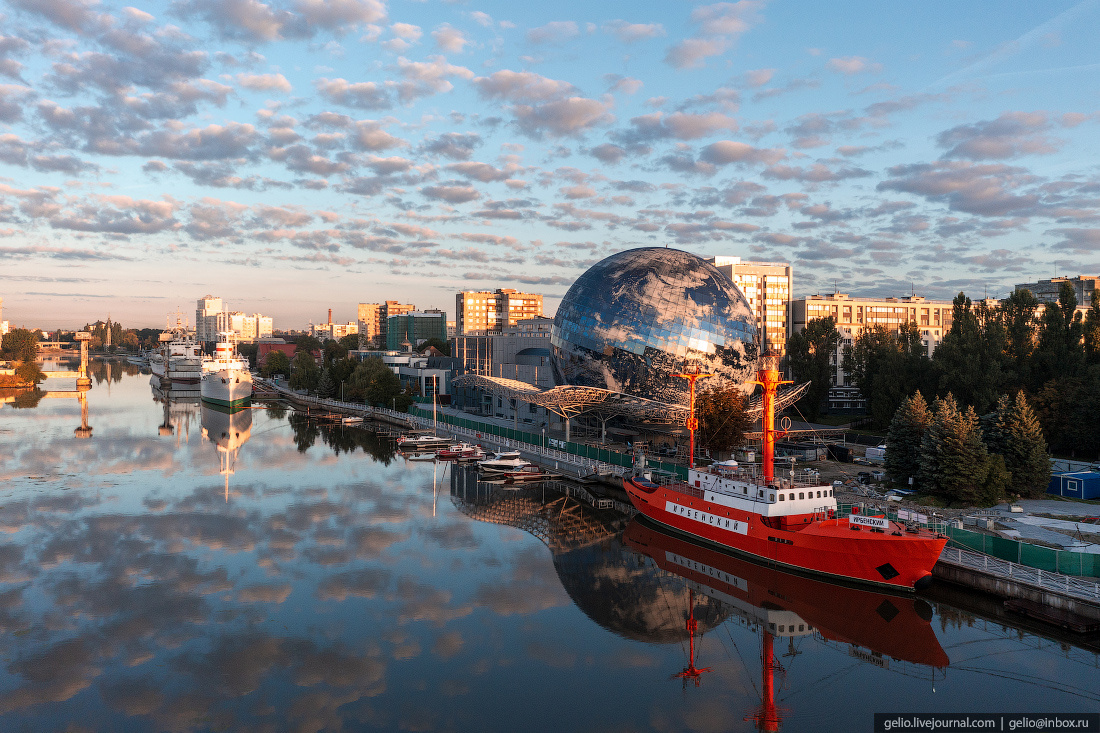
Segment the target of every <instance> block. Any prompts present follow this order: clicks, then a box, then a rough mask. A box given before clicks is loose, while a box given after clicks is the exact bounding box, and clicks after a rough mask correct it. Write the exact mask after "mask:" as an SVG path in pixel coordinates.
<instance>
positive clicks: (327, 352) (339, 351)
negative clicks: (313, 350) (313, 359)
mask: <svg viewBox="0 0 1100 733" xmlns="http://www.w3.org/2000/svg"><path fill="white" fill-rule="evenodd" d="M347 355H348V350H347V347H346V346H344V345H343V344H341V343H340V342H339V341H331V340H330V341H326V342H325V348H324V354H323V356H324V362H325V365H326V366H328V365H329V364H332V362H334V361H338V360H340V359H344V358H346V357H347Z"/></svg>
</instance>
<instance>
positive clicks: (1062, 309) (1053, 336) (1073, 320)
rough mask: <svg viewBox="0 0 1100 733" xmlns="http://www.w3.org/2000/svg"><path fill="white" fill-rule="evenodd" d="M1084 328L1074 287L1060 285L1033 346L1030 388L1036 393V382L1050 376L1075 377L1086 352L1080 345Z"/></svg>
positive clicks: (1039, 386) (1065, 284)
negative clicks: (1056, 296) (1031, 384)
mask: <svg viewBox="0 0 1100 733" xmlns="http://www.w3.org/2000/svg"><path fill="white" fill-rule="evenodd" d="M1083 335H1084V326H1083V324H1082V322H1081V314H1080V313H1078V312H1077V294H1076V293H1075V292H1074V290H1073V286H1072V285H1070V284H1069V283H1068V282H1063V283H1062V286H1061V288H1060V289H1059V291H1058V302H1057V303H1047V304H1046V306H1045V307H1044V308H1043V314H1042V316H1041V317H1040V319H1039V343H1038V345H1037V346H1036V347H1035V354H1034V358H1033V363H1032V369H1031V373H1032V379H1033V388H1034V389H1035V390H1038V389H1039V388H1041V383H1040V382H1039V381H1038V380H1045V379H1048V378H1049V377H1050V376H1051V375H1059V376H1070V377H1072V376H1078V375H1079V373H1080V371H1081V369H1082V367H1083V366H1084V362H1085V350H1084V346H1083V345H1082V343H1081V340H1082V336H1083Z"/></svg>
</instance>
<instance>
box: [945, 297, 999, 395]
mask: <svg viewBox="0 0 1100 733" xmlns="http://www.w3.org/2000/svg"><path fill="white" fill-rule="evenodd" d="M1005 350H1006V339H1005V329H1004V325H1003V323H1002V320H1001V316H1000V314H999V313H998V312H997V311H996V310H994V309H990V308H989V307H988V306H986V304H985V303H978V305H977V306H972V304H971V302H970V298H967V297H966V295H965V294H964V293H959V294H958V295H957V296H955V299H954V308H953V313H952V320H951V329H950V330H949V331H948V332H947V333H946V334H944V337H943V341H942V343H940V345H939V346H938V347H937V348H936V352H935V354H933V356H932V362H933V364H934V366H935V368H936V373H937V375H938V377H939V389H938V390H937V392H938V393H939V394H946V393H950V394H952V395H954V396H955V397H956V398H957V399H958V402H959V404H960V405H963V406H966V405H972V406H974V407H975V408H976V409H977V410H978V411H980V412H983V413H984V412H988V411H989V410H990V409H992V407H993V405H994V403H996V401H997V397H998V395H999V394H1000V393H1001V390H1002V389H1003V388H1004V386H1005V383H1006V381H1007V380H1008V375H1007V373H1006V369H1007V368H1008V357H1007V355H1006V353H1005Z"/></svg>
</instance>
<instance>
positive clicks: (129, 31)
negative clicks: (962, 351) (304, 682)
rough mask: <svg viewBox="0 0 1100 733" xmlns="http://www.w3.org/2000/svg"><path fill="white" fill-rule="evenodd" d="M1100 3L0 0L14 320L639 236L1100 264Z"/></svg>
mask: <svg viewBox="0 0 1100 733" xmlns="http://www.w3.org/2000/svg"><path fill="white" fill-rule="evenodd" d="M1098 30H1100V1H1098V0H1088V1H1086V2H1079V3H1075V2H1057V1H1054V0H1052V1H1050V2H1044V3H1035V2H1001V1H998V2H967V3H957V2H922V3H883V2H845V3H839V4H838V3H820V2H808V1H800V2H795V1H793V0H772V1H770V2H768V1H766V0H740V1H739V2H734V3H709V4H708V3H702V4H691V3H689V2H678V1H676V0H672V1H670V2H660V3H658V2H636V1H634V2H617V1H614V0H610V1H607V0H605V1H604V2H600V3H583V4H582V3H578V2H557V3H493V2H480V0H470V1H469V2H439V1H438V0H428V1H427V2H410V1H408V0H392V1H390V2H383V1H382V0H335V1H334V2H324V1H322V0H275V1H273V2H263V1H261V0H177V1H176V2H167V3H143V4H141V5H140V6H127V5H123V4H116V3H110V2H97V1H96V0H6V1H5V2H0V297H2V298H3V299H4V311H3V318H5V319H7V320H9V321H11V322H12V325H26V326H38V327H43V328H50V329H52V328H57V327H74V326H80V325H83V324H84V323H85V322H87V321H91V320H95V319H96V318H105V317H106V316H107V315H108V313H109V314H110V315H111V317H112V318H113V319H114V320H117V321H120V322H122V324H123V325H124V326H127V327H154V326H161V325H163V324H164V323H165V320H166V317H167V316H168V314H169V313H171V314H174V313H175V312H176V310H177V308H178V309H179V310H180V311H182V313H183V315H184V317H185V318H186V319H188V320H189V321H191V322H193V320H194V312H195V301H196V300H197V299H198V298H201V297H202V296H204V295H206V294H212V295H215V296H220V297H221V298H223V300H224V301H225V302H226V304H227V305H228V307H229V308H231V309H232V310H242V311H245V312H249V313H252V312H260V313H263V314H265V315H270V316H272V317H274V319H275V327H276V328H288V329H289V328H303V327H305V326H306V325H307V324H308V323H309V322H310V321H313V322H322V321H324V320H325V319H326V318H327V311H328V309H329V308H332V311H333V320H334V321H337V322H346V321H348V320H354V319H355V316H356V309H355V306H356V303H359V302H381V301H384V300H387V299H389V300H394V299H396V300H400V301H402V302H411V303H414V304H416V305H417V306H418V307H421V308H430V307H439V308H444V309H445V310H447V311H448V313H449V314H450V316H451V318H453V317H454V304H455V299H454V296H455V293H456V292H458V291H459V290H472V289H496V288H500V287H512V288H517V289H520V290H525V291H528V292H536V293H542V294H544V296H545V301H544V302H545V309H546V311H547V313H548V314H552V313H553V311H554V310H555V309H556V307H557V303H558V302H559V301H560V299H561V296H563V295H564V294H565V291H566V290H567V289H568V288H569V286H570V284H572V282H573V281H574V280H575V279H576V278H577V277H578V276H579V275H580V274H581V273H582V272H584V270H585V269H587V267H589V266H590V265H591V264H593V263H595V262H597V261H599V260H601V259H603V258H604V257H606V256H608V255H610V254H613V253H615V252H618V251H622V250H624V249H631V248H634V247H641V246H669V247H676V248H680V249H684V250H687V251H690V252H693V253H696V254H698V255H700V256H704V257H709V256H713V255H724V256H740V257H742V258H744V259H751V260H764V261H785V262H791V263H792V264H793V265H794V278H795V290H796V295H797V296H805V295H809V294H814V293H824V292H833V291H834V290H839V291H841V292H847V293H850V294H852V295H854V296H888V295H907V294H909V293H911V292H915V293H917V294H923V295H925V296H927V297H930V298H950V297H952V296H953V295H954V294H955V293H957V292H959V291H960V290H962V291H966V292H967V294H968V295H971V296H972V297H976V298H979V297H984V296H985V295H987V294H988V295H990V296H998V297H1003V296H1004V295H1006V294H1007V293H1008V292H1009V291H1011V289H1012V287H1013V285H1014V284H1016V283H1020V282H1028V281H1034V280H1036V279H1038V278H1049V277H1051V276H1053V275H1067V274H1068V275H1075V274H1081V273H1085V274H1097V273H1100V256H1098V255H1097V253H1096V250H1097V249H1098V248H1100V136H1098V134H1097V133H1098V128H1100V82H1098V80H1100V47H1098V46H1097V44H1096V42H1095V38H1096V35H1097V31H1098Z"/></svg>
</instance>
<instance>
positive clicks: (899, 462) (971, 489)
mask: <svg viewBox="0 0 1100 733" xmlns="http://www.w3.org/2000/svg"><path fill="white" fill-rule="evenodd" d="M886 471H887V474H888V475H889V477H890V478H891V480H893V481H894V482H896V483H902V484H908V485H909V486H910V487H911V488H913V489H914V490H916V491H920V492H921V493H927V494H933V495H935V496H939V497H941V498H943V499H944V500H946V501H949V502H959V503H963V504H966V505H975V504H977V505H988V504H992V503H994V502H996V501H998V500H999V499H1000V498H1001V497H1004V496H1007V495H1008V494H1010V493H1014V494H1018V495H1020V496H1023V497H1028V498H1035V497H1038V496H1041V495H1042V494H1043V493H1044V492H1045V491H1046V488H1047V484H1048V483H1049V482H1050V460H1049V458H1048V456H1047V446H1046V441H1045V440H1044V438H1043V431H1042V428H1041V427H1040V425H1039V421H1038V419H1037V418H1036V416H1035V414H1034V412H1032V410H1031V406H1030V405H1029V404H1028V402H1027V398H1026V397H1025V395H1024V393H1023V392H1022V391H1021V392H1018V393H1017V394H1016V397H1015V398H1014V399H1013V398H1010V397H1008V396H1007V395H1002V396H1001V397H1000V398H999V399H998V400H997V404H996V406H995V408H994V410H993V412H991V413H990V414H988V415H985V416H983V417H981V418H979V417H978V415H977V413H976V412H975V411H974V408H973V407H972V406H967V407H966V408H965V409H963V408H960V407H959V405H958V403H957V402H956V401H955V398H954V397H953V396H952V395H951V394H948V395H947V396H946V397H943V398H936V400H935V401H934V402H933V403H932V408H931V409H929V407H928V403H927V402H926V401H925V399H924V397H923V396H922V395H921V393H920V392H917V393H916V394H914V395H913V396H911V397H909V398H907V399H905V400H904V401H903V402H902V404H901V406H900V407H899V408H898V410H897V412H896V413H895V414H894V418H893V420H892V421H891V422H890V429H889V431H888V432H887V436H886Z"/></svg>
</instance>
